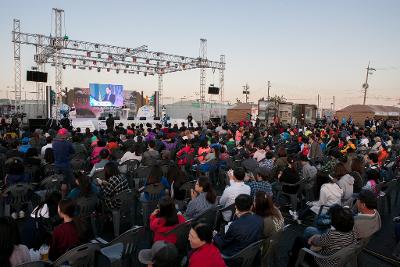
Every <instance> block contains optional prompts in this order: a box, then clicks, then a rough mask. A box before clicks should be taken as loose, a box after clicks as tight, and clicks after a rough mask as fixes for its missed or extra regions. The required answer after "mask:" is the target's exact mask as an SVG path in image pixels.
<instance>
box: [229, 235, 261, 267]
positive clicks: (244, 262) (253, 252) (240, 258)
mask: <svg viewBox="0 0 400 267" xmlns="http://www.w3.org/2000/svg"><path fill="white" fill-rule="evenodd" d="M263 243H264V239H261V240H259V241H257V242H254V243H252V244H250V245H248V246H247V247H245V248H244V249H242V250H241V251H239V252H238V253H236V254H235V255H232V256H229V257H228V256H225V255H222V258H223V259H224V260H225V262H235V263H236V262H240V263H241V264H240V267H252V266H253V262H254V259H255V257H256V256H257V254H258V253H259V252H260V248H261V246H262V244H263Z"/></svg>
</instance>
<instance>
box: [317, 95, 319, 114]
mask: <svg viewBox="0 0 400 267" xmlns="http://www.w3.org/2000/svg"><path fill="white" fill-rule="evenodd" d="M317 118H320V116H319V94H318V106H317Z"/></svg>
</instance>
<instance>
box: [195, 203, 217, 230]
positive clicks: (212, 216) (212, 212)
mask: <svg viewBox="0 0 400 267" xmlns="http://www.w3.org/2000/svg"><path fill="white" fill-rule="evenodd" d="M221 208H222V206H220V205H217V206H214V207H211V208H208V209H206V210H205V211H203V212H202V213H200V214H199V215H198V216H197V217H196V218H194V219H193V221H200V220H201V221H202V222H205V223H207V224H208V225H209V226H211V227H212V229H215V224H216V223H217V222H216V218H217V212H218V210H219V209H221Z"/></svg>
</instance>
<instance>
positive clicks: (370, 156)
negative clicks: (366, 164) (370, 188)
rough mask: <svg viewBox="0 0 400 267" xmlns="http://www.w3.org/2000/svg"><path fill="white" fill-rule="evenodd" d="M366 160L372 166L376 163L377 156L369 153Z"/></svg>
mask: <svg viewBox="0 0 400 267" xmlns="http://www.w3.org/2000/svg"><path fill="white" fill-rule="evenodd" d="M368 159H369V160H370V162H371V163H372V164H377V163H378V154H376V153H369V154H368Z"/></svg>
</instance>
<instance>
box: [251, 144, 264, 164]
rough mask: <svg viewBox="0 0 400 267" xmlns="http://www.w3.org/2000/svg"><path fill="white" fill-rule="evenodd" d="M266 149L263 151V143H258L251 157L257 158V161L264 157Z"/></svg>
mask: <svg viewBox="0 0 400 267" xmlns="http://www.w3.org/2000/svg"><path fill="white" fill-rule="evenodd" d="M265 155H266V151H265V145H264V144H259V145H258V147H257V151H256V152H254V155H253V158H255V159H256V160H257V162H258V163H260V161H262V160H263V159H265Z"/></svg>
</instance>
